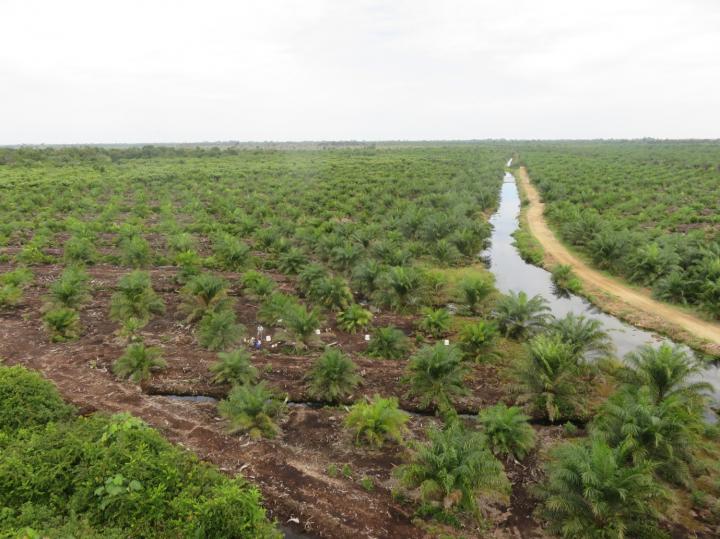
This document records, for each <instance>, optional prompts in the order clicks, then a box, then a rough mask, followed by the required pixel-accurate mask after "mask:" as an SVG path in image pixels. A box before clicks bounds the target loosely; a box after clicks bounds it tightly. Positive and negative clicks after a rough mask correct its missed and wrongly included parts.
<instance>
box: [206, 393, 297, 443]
mask: <svg viewBox="0 0 720 539" xmlns="http://www.w3.org/2000/svg"><path fill="white" fill-rule="evenodd" d="M285 408H286V406H285V403H284V402H283V401H282V400H280V398H278V396H277V395H276V394H275V393H274V392H273V391H271V390H270V389H268V388H267V386H266V385H265V383H264V382H260V383H259V384H256V385H241V386H235V387H233V388H232V390H231V391H230V393H229V394H228V396H227V399H225V400H223V401H220V403H219V404H218V411H219V412H220V415H221V416H222V417H223V418H225V419H227V420H228V423H229V431H230V432H231V433H235V432H247V433H248V434H249V435H250V437H251V438H262V437H265V438H274V437H275V436H276V435H277V434H278V432H280V427H278V425H277V423H276V421H277V419H278V418H279V417H281V416H282V414H283V413H284V412H285Z"/></svg>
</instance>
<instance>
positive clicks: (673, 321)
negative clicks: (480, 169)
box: [517, 167, 720, 353]
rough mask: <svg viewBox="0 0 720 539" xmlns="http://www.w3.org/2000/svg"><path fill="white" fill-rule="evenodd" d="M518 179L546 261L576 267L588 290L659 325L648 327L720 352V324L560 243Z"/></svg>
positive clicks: (536, 199) (529, 187)
mask: <svg viewBox="0 0 720 539" xmlns="http://www.w3.org/2000/svg"><path fill="white" fill-rule="evenodd" d="M517 179H518V181H519V182H520V185H521V187H522V189H523V190H524V192H525V195H526V196H527V198H528V199H529V201H530V205H529V207H528V211H527V223H528V228H529V230H530V233H531V234H532V235H533V236H535V238H537V240H538V241H539V242H540V244H541V245H542V247H543V249H544V250H545V253H546V257H548V256H549V257H551V258H552V260H553V261H554V262H555V263H557V264H567V265H569V266H572V268H573V271H574V272H575V274H576V275H577V276H578V277H579V278H580V280H581V281H582V282H583V285H584V286H586V287H589V288H591V289H598V290H600V291H603V292H606V293H609V294H611V295H612V296H614V297H615V298H617V300H619V301H620V302H622V303H623V304H625V305H626V306H628V307H630V308H631V309H634V310H636V311H640V313H641V315H642V316H643V317H644V318H645V319H655V320H658V323H657V324H653V323H646V324H643V325H644V326H645V327H650V328H651V329H657V330H660V331H665V332H667V329H668V326H675V327H677V328H680V329H681V330H682V331H683V332H687V333H688V334H690V335H691V336H695V337H698V338H700V339H703V340H706V341H709V342H710V343H711V346H709V347H705V348H706V349H708V351H714V352H715V353H718V352H720V324H717V323H713V322H708V321H705V320H702V319H700V318H698V317H696V316H693V315H692V314H689V313H686V312H684V311H683V310H681V309H678V308H675V307H672V306H671V305H667V304H665V303H661V302H659V301H656V300H655V299H653V298H652V297H651V296H650V294H649V293H647V292H644V291H641V290H638V289H635V288H632V287H630V286H628V285H625V284H623V283H622V282H620V281H619V280H617V279H614V278H611V277H608V276H607V275H603V274H602V273H601V272H599V271H597V270H595V269H593V268H591V267H590V266H589V265H588V264H586V263H585V262H584V261H582V260H581V259H580V258H579V257H578V256H576V255H575V254H573V253H571V252H570V251H569V250H568V249H567V247H565V246H564V245H563V244H562V243H560V241H559V240H558V239H557V237H556V236H555V234H554V233H553V231H552V230H550V228H549V227H548V225H547V223H546V222H545V218H544V217H543V212H544V207H545V206H544V204H543V202H542V200H541V199H540V195H539V194H538V191H537V189H536V188H535V186H534V185H533V184H532V183H531V182H530V177H529V175H528V173H527V170H526V169H525V167H521V168H520V169H518V172H517ZM630 318H634V317H630ZM635 318H636V317H635ZM633 321H634V320H633ZM673 333H674V332H673Z"/></svg>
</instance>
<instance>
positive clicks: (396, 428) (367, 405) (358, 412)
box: [345, 395, 408, 448]
mask: <svg viewBox="0 0 720 539" xmlns="http://www.w3.org/2000/svg"><path fill="white" fill-rule="evenodd" d="M407 420H408V415H407V414H406V413H405V412H403V411H402V410H400V409H399V408H398V401H397V399H396V398H395V397H389V398H382V397H380V396H379V395H375V396H374V397H373V399H372V400H371V401H368V402H364V401H361V402H357V403H355V404H354V405H353V406H352V407H351V408H350V411H349V412H348V415H347V417H346V418H345V426H346V428H347V429H348V430H350V432H352V434H353V435H354V437H355V443H356V444H360V443H366V444H367V445H369V446H370V447H374V448H380V447H382V446H383V445H384V444H385V442H387V441H394V442H397V443H401V442H402V440H403V436H404V434H405V432H406V427H405V423H407Z"/></svg>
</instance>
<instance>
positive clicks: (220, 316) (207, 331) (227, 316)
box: [198, 309, 246, 351]
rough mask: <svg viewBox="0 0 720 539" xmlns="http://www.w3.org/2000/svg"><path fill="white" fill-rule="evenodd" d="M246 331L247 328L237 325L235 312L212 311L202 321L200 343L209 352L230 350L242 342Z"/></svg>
mask: <svg viewBox="0 0 720 539" xmlns="http://www.w3.org/2000/svg"><path fill="white" fill-rule="evenodd" d="M245 331H246V330H245V326H243V325H242V324H238V323H237V321H236V317H235V312H234V311H232V310H230V309H223V310H221V311H210V312H209V313H207V314H206V315H205V316H203V318H202V320H200V324H199V325H198V341H199V343H200V345H201V346H203V347H204V348H207V349H208V350H213V351H223V350H229V349H230V348H232V347H234V346H236V345H237V343H238V342H240V339H242V338H243V336H244V335H245Z"/></svg>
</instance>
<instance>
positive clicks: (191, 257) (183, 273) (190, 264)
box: [175, 251, 202, 284]
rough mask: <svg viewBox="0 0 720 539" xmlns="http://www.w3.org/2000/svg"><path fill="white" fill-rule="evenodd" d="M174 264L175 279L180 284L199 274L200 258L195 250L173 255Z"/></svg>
mask: <svg viewBox="0 0 720 539" xmlns="http://www.w3.org/2000/svg"><path fill="white" fill-rule="evenodd" d="M175 265H176V266H177V267H178V272H177V275H176V276H175V280H176V281H177V282H178V283H180V284H185V283H187V282H188V281H189V280H190V279H192V278H193V277H195V276H196V275H199V274H200V269H201V267H202V258H200V255H199V254H197V253H196V252H195V251H183V252H181V253H178V254H177V255H175Z"/></svg>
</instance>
